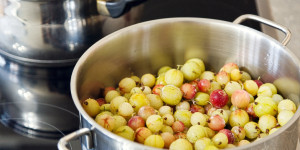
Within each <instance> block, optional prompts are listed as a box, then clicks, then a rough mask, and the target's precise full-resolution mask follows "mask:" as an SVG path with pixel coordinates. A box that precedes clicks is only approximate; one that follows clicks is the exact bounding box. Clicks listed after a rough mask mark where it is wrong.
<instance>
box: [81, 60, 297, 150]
mask: <svg viewBox="0 0 300 150" xmlns="http://www.w3.org/2000/svg"><path fill="white" fill-rule="evenodd" d="M82 106H83V108H84V109H85V111H86V112H87V113H88V114H89V115H90V117H92V118H94V119H95V121H96V122H97V123H98V124H99V125H101V126H102V127H104V128H105V129H107V130H109V131H111V132H113V133H115V134H117V135H119V136H121V137H123V138H126V139H128V140H131V141H136V142H138V143H141V144H144V145H147V146H152V147H157V148H167V149H171V150H175V149H176V150H192V149H195V150H214V149H224V148H231V147H237V146H241V145H245V144H249V143H250V142H255V141H257V140H260V139H262V138H264V137H265V136H267V135H269V134H272V133H274V132H276V130H278V129H279V128H280V127H282V126H283V125H285V124H286V123H287V122H288V121H289V120H290V119H291V118H292V117H293V115H294V113H295V112H296V109H297V107H296V105H295V103H294V102H293V101H292V100H290V99H284V98H283V97H282V95H280V94H279V93H277V88H276V87H275V85H274V84H272V83H263V82H262V81H261V80H259V79H256V80H255V79H252V78H251V76H250V74H249V73H248V72H246V71H242V70H240V68H239V66H238V65H237V64H236V63H227V64H225V65H224V66H223V67H222V68H221V69H220V71H219V72H217V73H214V72H212V71H207V70H205V65H204V63H203V61H202V60H201V59H199V58H192V59H189V60H187V61H186V62H185V63H184V64H183V65H181V66H179V67H178V68H177V69H175V68H171V67H170V66H163V67H161V68H160V69H159V70H158V73H157V75H154V74H151V73H147V74H144V75H142V76H141V77H138V76H135V75H132V76H130V77H125V78H123V79H122V80H121V81H120V82H119V83H118V87H106V88H105V89H104V92H103V97H100V98H88V99H85V100H83V101H82Z"/></svg>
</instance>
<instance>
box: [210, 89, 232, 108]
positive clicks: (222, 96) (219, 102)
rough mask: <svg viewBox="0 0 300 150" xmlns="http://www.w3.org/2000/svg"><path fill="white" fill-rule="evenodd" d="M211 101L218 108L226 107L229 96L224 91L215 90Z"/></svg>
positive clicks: (211, 95)
mask: <svg viewBox="0 0 300 150" xmlns="http://www.w3.org/2000/svg"><path fill="white" fill-rule="evenodd" d="M209 101H210V102H211V104H212V105H213V106H214V107H216V108H222V107H224V106H225V105H226V104H227V102H228V95H227V94H226V92H225V91H223V90H214V91H213V92H212V93H211V94H210V97H209Z"/></svg>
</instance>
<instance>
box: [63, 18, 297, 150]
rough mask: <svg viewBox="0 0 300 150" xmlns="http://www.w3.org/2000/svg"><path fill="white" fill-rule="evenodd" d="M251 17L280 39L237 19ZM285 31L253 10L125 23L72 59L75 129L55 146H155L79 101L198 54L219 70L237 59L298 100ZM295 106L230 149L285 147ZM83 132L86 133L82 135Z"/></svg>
mask: <svg viewBox="0 0 300 150" xmlns="http://www.w3.org/2000/svg"><path fill="white" fill-rule="evenodd" d="M244 20H255V21H258V22H261V23H264V24H267V25H269V26H271V27H274V28H277V29H279V30H281V31H283V32H284V33H285V34H286V37H285V39H284V41H283V42H282V43H280V42H278V41H276V40H274V39H272V38H271V37H269V36H268V35H266V34H264V33H261V32H259V31H257V30H253V29H251V28H248V27H245V26H243V25H240V23H241V22H242V21H244ZM289 39H290V32H289V31H288V29H286V28H285V27H282V26H280V25H277V24H275V23H273V22H271V21H269V20H266V19H263V18H260V17H258V16H253V15H243V16H241V17H239V18H237V19H236V20H235V21H234V22H233V23H231V22H225V21H220V20H213V19H203V18H169V19H160V20H153V21H149V22H144V23H140V24H137V25H133V26H131V27H127V28H124V29H122V30H119V31H117V32H115V33H113V34H110V35H108V36H107V37H105V38H103V39H101V40H100V41H98V42H97V43H95V44H94V45H93V46H92V47H91V48H89V49H88V50H87V51H86V52H85V53H84V54H83V56H82V57H81V58H80V59H79V61H78V62H77V64H76V66H75V68H74V70H73V73H72V77H71V94H72V97H73V100H74V103H75V105H76V107H77V109H78V110H79V112H80V115H81V124H80V127H81V128H82V129H80V130H79V131H76V132H74V133H71V134H69V135H67V136H65V137H64V138H62V139H61V140H60V141H59V143H58V148H59V149H61V150H63V149H67V147H66V145H67V143H68V142H69V141H70V140H72V139H74V138H77V137H80V136H83V137H82V139H81V142H82V148H83V149H84V150H85V149H97V150H100V149H105V150H107V149H126V150H140V149H155V148H152V147H147V146H144V145H141V144H138V143H136V142H132V141H129V140H126V139H124V138H121V137H119V136H117V135H115V134H113V133H112V132H109V131H107V130H105V129H104V128H102V127H101V126H99V125H97V123H96V122H95V121H94V120H93V118H91V117H89V116H88V114H87V113H86V112H85V111H84V109H83V108H82V106H81V104H80V100H83V99H85V98H86V97H97V96H98V95H99V90H98V89H100V88H103V87H105V86H111V85H117V83H118V81H120V79H121V78H123V77H126V76H129V75H131V73H134V74H136V75H138V76H140V75H142V74H144V73H148V72H150V73H156V72H157V70H158V69H159V67H161V66H163V65H170V66H174V67H175V66H176V65H177V64H183V62H184V61H185V60H187V59H189V58H192V57H199V58H202V59H203V60H204V62H205V64H206V67H207V69H208V70H213V71H216V70H219V68H221V67H222V65H224V63H226V62H236V63H237V64H238V65H239V66H240V67H242V68H243V69H245V70H248V71H249V72H250V74H251V75H252V77H253V78H258V77H260V78H261V79H262V80H263V81H264V82H272V83H274V84H275V85H276V86H277V87H278V90H279V92H280V93H281V94H282V95H283V96H284V97H286V98H290V99H292V100H293V101H294V102H295V103H296V105H297V106H299V96H300V84H299V81H300V66H299V64H300V62H299V60H298V59H297V57H296V56H295V55H294V54H293V53H292V52H291V51H290V50H288V49H287V48H286V47H285V45H286V44H287V43H288V41H289ZM299 115H300V110H299V109H298V110H297V112H296V113H295V115H294V117H293V118H292V119H291V120H290V121H289V122H288V123H287V124H286V125H285V126H283V127H282V128H280V129H279V130H278V131H277V132H275V133H274V134H271V135H269V136H267V137H265V138H263V139H261V140H259V141H256V142H253V143H251V144H248V145H245V146H241V147H237V148H233V150H234V149H239V150H241V149H247V150H256V149H270V150H271V149H272V150H274V149H278V150H282V149H285V150H286V149H290V150H295V148H296V145H297V144H296V143H297V141H298V136H299V135H298V132H297V130H298V125H297V124H298V122H297V120H298V118H299ZM84 135H85V136H84Z"/></svg>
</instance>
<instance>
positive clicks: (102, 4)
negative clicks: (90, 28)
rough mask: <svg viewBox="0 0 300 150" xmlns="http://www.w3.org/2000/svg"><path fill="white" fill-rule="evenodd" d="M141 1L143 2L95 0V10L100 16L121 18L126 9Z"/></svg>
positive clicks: (135, 0) (134, 0)
mask: <svg viewBox="0 0 300 150" xmlns="http://www.w3.org/2000/svg"><path fill="white" fill-rule="evenodd" d="M142 1H144V0H113V1H109V0H97V10H98V12H99V14H101V15H105V16H110V17H113V18H116V17H119V16H121V15H122V14H123V13H124V12H125V10H126V9H127V7H130V6H132V5H136V4H137V3H140V2H142ZM125 8H126V9H125Z"/></svg>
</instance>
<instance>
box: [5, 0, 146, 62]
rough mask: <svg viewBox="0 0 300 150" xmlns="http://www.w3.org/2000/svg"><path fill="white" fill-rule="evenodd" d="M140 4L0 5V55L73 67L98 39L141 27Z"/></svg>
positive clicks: (13, 0) (42, 0)
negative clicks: (135, 24) (131, 26)
mask: <svg viewBox="0 0 300 150" xmlns="http://www.w3.org/2000/svg"><path fill="white" fill-rule="evenodd" d="M142 1H143V0H115V1H111V2H106V0H1V1H0V37H1V40H0V54H2V55H5V56H8V57H9V58H11V59H13V60H15V61H18V62H21V63H24V64H29V65H38V66H62V65H74V64H75V63H76V61H77V60H78V58H79V57H80V56H81V55H82V54H83V52H84V51H85V50H86V49H87V48H88V47H90V46H91V45H92V44H94V43H95V42H96V41H98V40H99V39H100V38H102V37H104V36H106V35H107V34H109V33H112V32H114V31H116V30H118V29H121V28H123V27H126V26H128V25H132V24H134V23H137V22H139V19H140V15H141V12H142V9H143V5H139V6H137V7H133V6H136V5H138V4H139V3H141V2H142ZM130 7H132V9H129V8H130ZM98 12H99V13H98Z"/></svg>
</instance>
